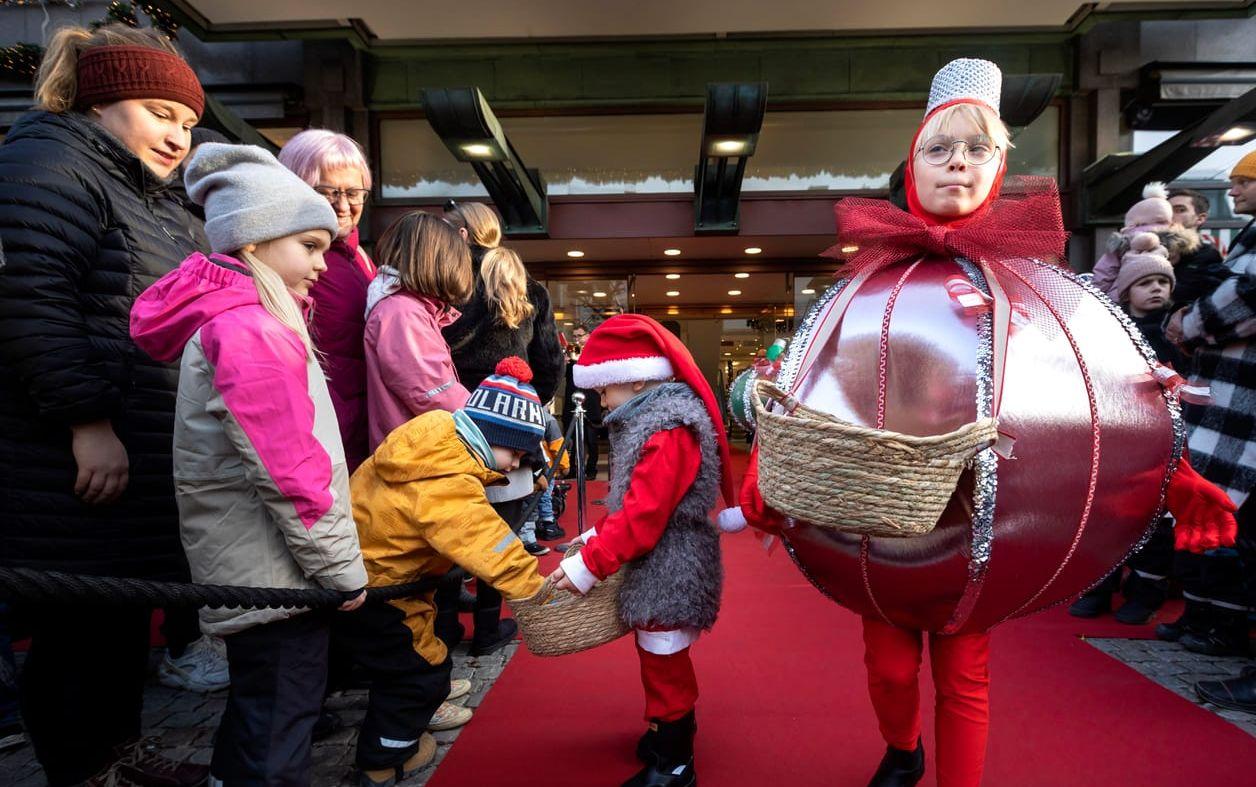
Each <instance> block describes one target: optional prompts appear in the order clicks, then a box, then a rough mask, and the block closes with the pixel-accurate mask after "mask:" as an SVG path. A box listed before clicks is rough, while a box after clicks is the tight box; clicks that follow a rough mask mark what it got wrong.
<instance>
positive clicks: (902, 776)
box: [868, 740, 925, 787]
mask: <svg viewBox="0 0 1256 787" xmlns="http://www.w3.org/2000/svg"><path fill="white" fill-rule="evenodd" d="M924 775H925V746H924V744H923V743H922V742H920V741H919V740H917V741H916V748H915V750H914V751H903V750H902V749H896V748H894V747H893V746H886V747H885V756H884V757H882V758H881V764H880V765H878V766H877V772H876V773H874V774H872V781H870V782H868V787H913V785H915V784H916V783H917V782H919V781H920V780H921V779H922V778H924Z"/></svg>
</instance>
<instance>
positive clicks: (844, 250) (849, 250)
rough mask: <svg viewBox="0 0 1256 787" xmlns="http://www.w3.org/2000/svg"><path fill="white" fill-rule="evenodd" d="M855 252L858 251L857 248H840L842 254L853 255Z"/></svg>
mask: <svg viewBox="0 0 1256 787" xmlns="http://www.w3.org/2000/svg"><path fill="white" fill-rule="evenodd" d="M857 251H859V247H858V246H843V247H842V254H854V253H855V252H857Z"/></svg>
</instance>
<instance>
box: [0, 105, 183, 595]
mask: <svg viewBox="0 0 1256 787" xmlns="http://www.w3.org/2000/svg"><path fill="white" fill-rule="evenodd" d="M0 239H2V241H3V245H4V249H5V255H6V257H7V262H6V265H5V266H4V268H3V269H2V270H0V563H3V564H5V565H17V566H30V567H35V568H44V569H61V570H66V571H74V572H87V573H96V574H108V575H118V576H150V577H151V576H177V575H178V574H179V573H180V569H179V566H180V565H182V563H183V558H182V551H181V549H180V546H179V541H178V512H177V510H176V508H175V500H174V485H173V480H172V466H171V451H172V446H173V432H174V406H175V392H176V390H177V387H178V375H179V367H178V365H177V364H175V365H170V364H162V363H157V362H155V361H153V360H152V359H150V358H149V357H148V356H147V355H145V354H144V353H143V352H141V351H140V350H139V349H138V348H137V347H136V346H135V344H134V343H133V342H132V341H131V337H130V333H129V331H128V320H129V315H130V311H131V305H132V303H133V302H134V300H135V298H136V297H137V296H138V295H139V294H140V293H141V292H143V290H144V288H146V287H148V286H149V285H150V284H152V283H153V282H154V281H156V280H157V279H158V277H160V276H161V275H163V274H165V273H166V272H168V271H170V270H172V269H173V268H175V267H177V266H178V264H179V262H180V261H181V260H182V259H183V258H184V257H186V256H188V254H189V253H191V252H193V251H196V250H197V249H200V248H205V247H206V245H207V244H206V243H205V240H204V234H203V231H202V225H201V223H200V222H199V221H198V220H196V219H195V218H193V217H191V216H190V215H189V214H188V213H187V211H186V210H184V208H183V206H182V204H181V203H180V202H178V201H177V200H176V199H175V198H173V197H172V195H171V194H170V193H169V190H168V188H167V186H166V184H165V183H163V182H161V181H159V180H158V179H157V178H156V176H154V175H153V174H152V172H151V171H150V170H148V169H147V167H145V166H144V164H143V163H141V162H140V160H139V159H138V158H136V157H135V155H134V154H132V153H131V152H130V151H129V150H128V149H127V148H126V147H125V146H123V145H122V143H121V142H119V141H118V140H117V139H116V138H114V137H113V136H112V135H110V134H109V133H108V132H106V131H105V130H104V129H103V128H101V127H100V126H98V125H96V124H95V123H92V122H91V121H89V120H88V119H87V118H85V117H84V116H82V115H79V114H74V113H67V114H64V115H57V114H52V113H48V112H35V113H31V114H28V115H25V116H24V117H22V118H21V119H19V120H18V122H17V123H16V124H15V125H14V126H13V129H12V131H11V132H10V133H9V135H8V137H7V138H6V139H5V141H4V144H3V146H0ZM105 418H108V419H111V420H112V423H113V428H114V431H115V432H116V433H117V435H118V438H119V439H120V440H121V441H122V443H123V445H124V446H125V447H126V450H127V455H128V457H129V459H130V483H129V485H128V487H127V489H126V492H125V493H124V494H123V495H122V497H121V498H120V499H119V500H117V501H116V502H114V503H112V504H109V505H104V506H90V505H86V504H84V503H82V502H80V501H79V500H78V499H77V498H76V497H75V496H74V481H75V477H76V475H77V466H76V464H75V461H74V456H73V454H72V453H71V450H70V438H71V433H70V427H71V426H72V425H75V424H82V423H87V422H91V421H96V420H100V419H105ZM183 570H184V571H186V568H184V569H183Z"/></svg>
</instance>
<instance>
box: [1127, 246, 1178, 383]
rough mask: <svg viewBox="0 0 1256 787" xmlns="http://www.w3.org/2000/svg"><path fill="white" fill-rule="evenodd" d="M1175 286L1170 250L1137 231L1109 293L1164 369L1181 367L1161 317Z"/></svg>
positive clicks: (1175, 349)
mask: <svg viewBox="0 0 1256 787" xmlns="http://www.w3.org/2000/svg"><path fill="white" fill-rule="evenodd" d="M1176 283H1177V279H1176V277H1175V275H1174V271H1173V264H1172V263H1171V262H1170V261H1169V251H1168V250H1167V249H1166V248H1165V247H1164V246H1162V245H1161V244H1160V237H1159V236H1158V235H1157V234H1156V233H1154V232H1140V233H1138V234H1136V235H1134V236H1133V237H1132V238H1131V239H1130V247H1129V249H1128V250H1127V251H1126V252H1125V254H1124V255H1123V256H1122V257H1121V268H1120V270H1118V271H1117V274H1116V281H1115V282H1113V284H1112V292H1114V293H1115V294H1116V299H1117V301H1118V302H1119V303H1120V304H1121V305H1122V306H1123V307H1124V308H1125V312H1126V314H1128V315H1129V316H1130V319H1131V320H1133V321H1134V324H1135V325H1136V326H1138V330H1139V331H1140V332H1142V334H1143V336H1144V337H1145V338H1146V339H1147V342H1148V343H1149V344H1150V345H1151V347H1152V349H1153V350H1155V351H1156V357H1157V358H1159V360H1160V362H1161V363H1163V364H1165V365H1166V366H1173V367H1176V368H1180V365H1179V364H1180V360H1181V358H1180V355H1179V353H1178V350H1177V348H1175V347H1174V346H1173V345H1172V344H1171V343H1170V342H1169V341H1168V340H1167V339H1165V336H1164V328H1163V323H1164V318H1165V316H1166V315H1167V314H1168V311H1169V305H1170V303H1171V302H1172V296H1173V288H1174V286H1175V284H1176Z"/></svg>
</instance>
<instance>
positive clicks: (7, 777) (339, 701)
mask: <svg viewBox="0 0 1256 787" xmlns="http://www.w3.org/2000/svg"><path fill="white" fill-rule="evenodd" d="M467 647H468V646H467V645H466V644H465V643H464V644H462V645H459V646H458V648H457V649H455V650H454V666H453V677H455V678H467V679H469V680H470V681H471V693H470V694H469V695H467V696H466V697H464V698H462V699H460V700H455V702H456V703H458V704H462V705H466V706H467V707H469V708H475V707H478V706H479V704H480V703H481V702H483V701H484V695H485V694H487V693H488V690H489V689H490V688H492V686H493V683H494V682H496V681H497V678H498V676H500V675H501V673H502V669H503V668H504V667H505V666H506V664H507V663H508V662H509V661H510V659H511V657H512V656H514V654H515V651H516V650H517V649H518V648H519V644H518V643H517V642H516V643H514V644H511V645H508V646H506V647H505V648H503V649H502V650H499V651H498V652H496V653H494V654H492V655H489V656H481V657H479V658H472V657H471V656H470V655H468V653H467ZM158 653H160V651H158ZM154 658H156V656H155V657H154ZM155 667H156V661H154V671H153V678H152V679H151V680H150V682H149V685H148V688H147V690H146V691H145V693H144V734H145V735H155V736H159V737H160V738H161V748H162V751H163V753H164V754H165V755H166V756H168V757H171V758H174V759H180V760H190V761H192V762H199V763H208V762H209V758H210V753H211V751H212V746H213V743H212V741H213V735H214V730H215V728H216V727H217V726H218V717H219V716H220V715H221V714H222V709H223V705H225V704H226V701H227V693H226V692H225V691H221V692H217V693H215V694H194V693H192V692H187V691H178V690H175V689H168V688H166V687H165V686H162V685H161V684H160V683H158V682H157V680H156V669H155ZM327 707H328V708H329V709H330V710H334V711H335V712H336V713H337V714H339V715H340V717H341V718H342V719H343V720H344V722H345V728H344V729H342V730H340V731H339V732H337V733H335V734H333V735H332V736H331V737H329V738H327V739H326V740H323V741H320V742H318V743H316V744H314V782H313V785H314V787H338V786H339V785H356V784H357V781H356V779H354V770H353V752H354V746H355V744H356V741H357V737H358V731H357V725H358V724H359V723H360V722H361V721H362V717H363V716H364V715H365V714H366V691H365V690H351V691H345V692H340V693H338V694H336V695H333V696H332V697H331V698H329V699H328V701H327ZM470 723H471V724H475V719H472V720H471V722H470ZM459 732H460V730H447V731H444V732H436V733H433V736H434V737H435V738H436V742H437V743H438V744H439V747H438V748H437V751H436V760H435V761H434V762H433V763H432V765H430V766H428V767H427V768H424V769H423V770H422V771H420V772H419V774H418V775H417V776H415V777H414V778H413V779H408V780H406V781H405V782H401V784H403V785H405V787H421V785H424V784H427V780H428V779H430V778H431V777H432V774H433V773H435V771H436V768H437V767H439V765H440V762H441V760H442V759H444V757H445V754H446V753H448V751H449V748H450V747H451V746H452V745H453V743H454V740H456V739H457V737H458V733H459ZM46 783H47V782H46V781H45V780H44V777H43V774H42V772H41V771H40V769H39V765H38V763H36V762H35V756H34V753H33V752H32V751H31V748H30V746H23V747H22V748H20V749H14V750H11V751H9V752H5V753H0V784H2V785H10V786H11V787H43V786H44V785H45V784H46Z"/></svg>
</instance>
